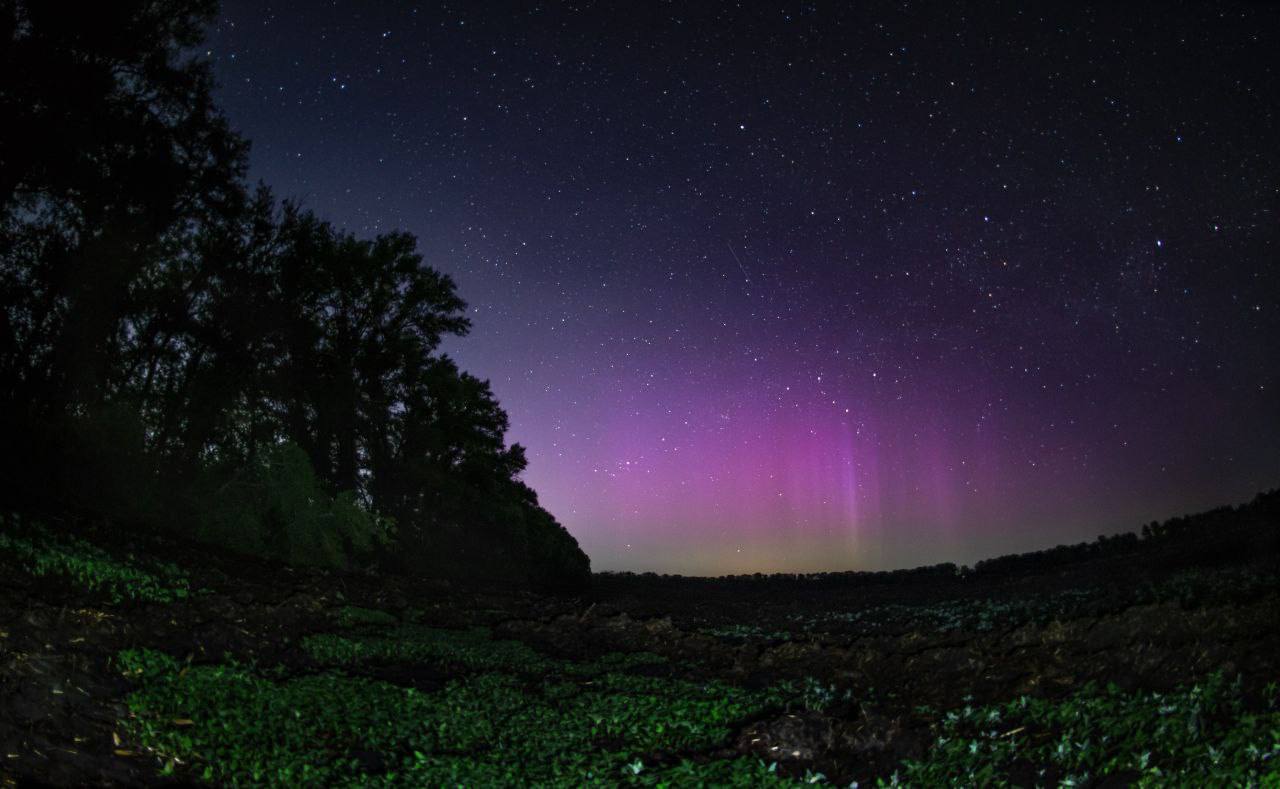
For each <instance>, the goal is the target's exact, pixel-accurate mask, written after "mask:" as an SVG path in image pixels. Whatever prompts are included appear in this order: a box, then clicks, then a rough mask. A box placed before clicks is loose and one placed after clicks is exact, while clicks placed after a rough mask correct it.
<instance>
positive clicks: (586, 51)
mask: <svg viewBox="0 0 1280 789" xmlns="http://www.w3.org/2000/svg"><path fill="white" fill-rule="evenodd" d="M966 5H969V4H965V3H932V4H929V3H892V4H886V3H858V4H856V7H853V6H854V4H852V3H833V4H831V5H830V6H814V5H809V4H804V5H800V4H795V5H772V4H752V5H743V6H739V5H736V4H734V5H723V6H721V5H720V4H712V3H705V4H704V3H687V2H675V3H656V2H654V3H636V4H622V3H612V2H601V3H575V4H572V5H559V4H524V3H521V4H513V5H510V6H508V5H505V4H500V3H491V2H483V3H470V2H460V3H457V4H450V5H432V4H419V5H414V4H403V5H401V4H396V3H391V2H386V3H367V2H358V1H356V0H351V1H350V2H335V3H332V4H330V3H324V4H321V3H296V4H290V3H266V2H262V1H261V0H231V1H230V2H226V3H225V6H224V13H223V16H222V18H221V20H220V22H219V23H218V25H217V26H216V28H215V29H213V30H212V31H211V34H210V39H209V45H208V54H209V56H210V57H211V58H212V60H213V62H214V68H215V73H216V75H217V77H218V80H219V82H220V83H221V88H220V92H219V97H218V98H219V101H220V103H221V105H222V106H223V107H224V109H225V111H226V113H227V115H228V117H229V118H230V120H231V123H232V124H233V126H234V127H235V128H237V129H238V130H239V131H241V132H242V133H243V134H245V135H246V136H247V137H249V138H250V139H251V140H252V141H253V148H252V156H251V161H252V170H251V175H252V177H253V178H254V179H258V178H261V179H263V180H264V181H266V182H267V183H268V184H270V185H271V186H272V187H273V188H274V189H275V191H276V193H277V195H278V196H281V197H293V198H297V199H299V200H300V201H301V202H302V203H303V204H304V205H306V206H308V207H310V208H313V209H315V210H316V211H317V212H318V213H320V214H321V215H322V216H324V217H326V218H328V219H331V220H332V221H333V222H334V223H335V224H337V225H338V226H340V227H343V228H345V229H348V230H351V231H352V232H355V233H357V234H359V235H372V234H375V233H378V232H380V231H387V230H392V229H397V228H399V229H405V230H408V231H411V232H413V233H415V234H416V235H417V236H418V237H419V239H420V249H421V250H422V252H423V253H424V255H425V257H426V261H427V263H428V264H430V265H432V266H434V267H436V268H438V269H440V270H442V271H444V272H447V273H448V274H450V275H451V276H453V277H454V279H455V280H456V281H457V283H458V286H459V290H460V293H461V295H462V296H463V298H465V299H466V300H467V301H468V303H469V304H470V305H471V315H470V317H471V318H472V320H473V322H474V329H473V331H472V333H471V334H470V335H469V336H468V337H465V338H461V339H458V340H451V341H450V342H449V343H448V344H447V347H446V350H447V351H448V352H449V353H450V354H451V355H453V356H454V357H455V358H456V359H457V360H458V361H459V362H460V364H461V365H462V366H463V367H464V369H467V370H469V371H471V372H473V373H475V374H476V375H478V376H480V377H482V378H488V379H489V380H490V381H491V383H492V385H493V388H494V391H495V393H496V394H497V396H498V398H499V400H500V402H501V403H502V405H503V406H504V407H505V408H506V410H507V411H508V413H509V414H510V416H511V421H512V429H511V433H510V438H511V440H513V441H518V442H519V443H521V444H523V445H525V446H526V447H527V448H528V451H529V458H530V464H529V469H528V471H527V472H526V473H525V475H524V478H525V480H526V481H527V482H528V483H529V484H530V485H531V486H532V487H533V488H534V489H536V490H537V491H538V493H539V495H540V499H541V502H542V504H543V505H544V506H546V507H547V508H548V509H549V510H550V511H551V512H552V513H553V514H554V515H555V516H556V517H557V518H558V519H559V520H560V521H561V522H562V523H564V524H565V526H567V527H568V529H569V530H570V532H572V533H573V534H574V535H575V536H576V537H577V538H578V540H579V542H580V543H581V544H582V547H583V548H584V549H585V550H586V551H587V553H588V554H589V555H590V556H591V559H592V564H593V568H594V569H597V570H610V569H631V570H637V571H642V570H655V571H658V572H680V573H686V574H721V573H729V572H770V571H787V572H790V571H813V570H842V569H889V568H895V567H905V566H915V565H920V564H928V563H935V562H941V561H956V562H961V563H970V562H972V561H974V560H976V559H980V558H983V557H986V556H992V555H997V554H1002V553H1008V552H1011V551H1022V550H1034V549H1040V548H1045V547H1049V546H1052V545H1056V544H1058V543H1062V542H1077V541H1080V540H1083V539H1092V538H1094V537H1096V536H1097V535H1098V534H1101V533H1114V532H1118V531H1127V530H1132V529H1135V528H1137V527H1138V526H1139V525H1140V524H1141V523H1143V522H1146V521H1150V520H1152V519H1154V518H1164V517H1168V516H1171V515H1177V514H1182V513H1185V512H1189V511H1194V510H1197V509H1203V508H1206V507H1209V506H1214V505H1218V504H1224V503H1233V502H1238V501H1242V500H1246V499H1248V498H1250V497H1251V496H1252V495H1253V494H1254V493H1255V492H1257V491H1259V490H1262V489H1266V488H1271V487H1276V486H1277V485H1280V297H1278V295H1277V294H1280V246H1278V244H1277V242H1278V241H1280V238H1278V236H1280V232H1278V228H1280V155H1277V149H1278V148H1280V7H1277V6H1274V5H1270V6H1268V5H1264V4H1209V3H1186V4H1167V3H1153V4H1150V6H1149V7H1148V9H1146V10H1142V9H1139V8H1129V7H1123V8H1121V7H1112V6H1129V5H1130V4H1113V3H1106V4H1103V5H1102V6H1101V7H1098V8H1094V9H1092V10H1090V9H1087V8H1082V7H1081V6H1080V4H1078V3H1066V4H1062V5H1061V6H1058V7H1056V8H1055V7H1053V6H1052V5H1051V4H1047V3H1007V4H997V3H983V4H981V5H982V6H984V8H983V9H980V10H974V9H970V8H965V7H964V6H966Z"/></svg>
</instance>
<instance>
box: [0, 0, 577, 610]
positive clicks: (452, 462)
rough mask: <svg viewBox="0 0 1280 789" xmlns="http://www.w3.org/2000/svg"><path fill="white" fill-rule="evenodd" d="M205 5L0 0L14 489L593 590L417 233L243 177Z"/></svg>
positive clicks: (15, 501) (21, 501) (210, 10)
mask: <svg viewBox="0 0 1280 789" xmlns="http://www.w3.org/2000/svg"><path fill="white" fill-rule="evenodd" d="M216 10H217V9H216V3H214V2H211V1H210V0H121V1H120V2H110V3H90V4H84V3H71V2H23V1H21V0H17V1H14V0H10V1H9V2H2V1H0V27H3V30H2V31H0V36H2V37H3V40H4V41H5V45H4V47H3V48H0V117H3V118H4V121H3V124H0V305H2V306H3V310H0V411H2V413H0V431H2V439H3V442H4V451H3V462H2V465H0V496H3V499H4V501H3V502H2V504H3V506H5V507H7V508H17V509H23V508H25V509H28V510H31V511H35V512H47V513H62V514H67V513H70V514H75V515H79V516H105V517H108V518H110V519H113V520H114V521H116V522H119V523H121V524H123V525H137V526H144V527H145V526H153V527H158V526H163V527H166V528H172V529H178V530H180V531H182V532H185V533H187V534H189V535H191V536H194V537H198V538H202V539H205V540H209V541H212V542H215V543H218V544H222V545H225V546H228V547H231V548H235V549H238V550H242V551H247V552H250V553H256V554H259V555H262V556H266V557H270V558H276V559H281V560H285V561H291V562H297V563H306V564H319V565H327V566H346V565H350V564H352V563H353V562H359V561H366V560H367V559H369V558H371V557H373V556H376V555H379V554H380V555H381V557H382V559H383V560H384V561H388V562H393V563H395V564H397V565H399V566H400V567H402V568H404V569H408V570H413V571H418V572H424V573H429V574H450V575H457V576H467V577H473V576H476V575H483V576H487V577H492V578H500V579H506V580H516V581H532V582H533V583H535V584H539V585H542V586H563V587H576V586H580V585H581V584H583V583H585V582H586V580H587V579H588V578H589V575H590V574H589V567H588V562H587V558H586V556H585V555H584V554H583V553H582V551H581V550H580V549H579V548H578V545H577V543H576V541H575V540H574V539H573V538H572V537H571V536H570V535H569V534H568V533H567V532H566V531H565V530H564V529H563V528H562V527H561V526H560V525H559V524H558V523H556V521H555V520H554V519H553V518H552V517H551V515H549V514H548V513H547V512H546V511H545V510H543V509H542V508H541V507H539V506H538V502H537V498H536V496H535V495H534V493H533V491H532V490H530V489H529V488H528V487H527V486H525V485H524V484H523V483H521V482H520V481H519V479H518V475H519V474H520V472H521V470H522V469H523V468H524V467H525V457H524V452H523V450H522V448H521V447H520V446H518V445H510V446H509V445H507V444H506V441H505V432H506V430H507V417H506V414H505V413H504V412H503V411H502V409H501V408H500V407H499V406H498V403H497V402H496V401H495V399H494V397H493V394H492V392H491V391H490V388H489V385H488V383H487V382H485V381H481V380H478V379H476V378H475V377H473V376H471V375H469V374H467V373H466V372H464V371H462V370H460V369H459V368H458V366H457V365H456V364H455V363H454V362H453V361H452V360H450V359H449V358H448V357H447V356H444V355H442V354H440V352H439V347H440V343H441V340H442V338H444V337H445V336H447V335H461V334H465V333H466V331H467V330H468V327H469V325H470V324H469V321H468V320H467V318H466V317H465V313H466V305H465V303H464V302H463V301H462V299H461V298H459V296H458V294H457V293H456V291H455V287H454V283H453V282H452V281H451V280H450V279H449V278H448V277H447V276H444V275H442V274H441V273H439V272H438V271H436V270H434V269H432V268H430V267H428V266H426V265H424V264H423V260H422V258H421V256H420V255H419V254H418V253H417V251H416V240H415V239H414V238H413V236H411V235H409V234H407V233H401V232H392V233H386V234H383V235H379V236H377V237H376V238H372V239H362V238H357V237H355V236H353V235H351V234H349V233H345V232H342V231H339V230H337V229H335V228H334V227H333V226H331V225H330V224H328V223H326V222H324V221H322V220H320V219H319V218H317V217H316V216H315V215H314V214H312V213H310V212H308V211H305V210H302V209H301V208H299V207H298V206H296V205H293V204H291V203H289V202H279V201H277V200H276V199H274V198H273V196H272V194H271V193H270V191H269V190H268V189H267V188H266V187H263V186H259V187H258V188H256V189H251V188H249V187H248V186H247V185H246V182H245V153H246V149H247V144H246V142H245V141H244V140H243V139H242V138H240V137H239V136H238V135H237V134H236V133H235V132H234V131H232V130H231V129H230V128H229V127H228V125H227V123H226V121H225V120H224V118H223V117H222V115H221V114H220V112H219V110H218V109H217V107H216V106H215V105H214V103H213V101H212V99H211V90H212V83H211V77H210V73H209V69H208V66H207V64H206V63H205V62H203V61H201V60H199V59H197V58H195V57H193V56H192V54H191V53H194V52H196V51H198V48H199V46H200V44H201V42H202V39H203V34H204V30H205V27H206V25H207V24H208V23H209V22H210V21H211V20H212V19H213V18H214V16H215V14H216Z"/></svg>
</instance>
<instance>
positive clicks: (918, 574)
mask: <svg viewBox="0 0 1280 789" xmlns="http://www.w3.org/2000/svg"><path fill="white" fill-rule="evenodd" d="M1242 538H1243V539H1242ZM1254 538H1260V540H1261V544H1262V545H1264V546H1265V547H1266V549H1267V550H1268V551H1269V552H1270V553H1276V552H1277V550H1280V545H1278V544H1277V541H1278V540H1280V489H1276V490H1270V491H1267V492H1265V493H1259V494H1258V495H1257V496H1255V497H1254V499H1253V500H1252V501H1250V502H1248V503H1246V504H1241V505H1239V506H1236V507H1218V508H1217V509H1212V510H1208V511H1207V512H1202V513H1198V514H1195V515H1183V516H1181V517H1177V518H1170V519H1169V520H1166V521H1164V522H1159V521H1152V522H1150V523H1148V524H1145V525H1143V526H1142V528H1141V529H1140V533H1139V532H1126V533H1123V534H1116V535H1112V536H1107V535H1101V536H1099V537H1098V538H1097V539H1096V540H1094V541H1092V542H1081V543H1077V544H1075V545H1059V546H1057V547H1054V548H1048V549H1045V550H1042V551H1032V552H1029V553H1019V554H1010V555H1008V556H999V557H996V558H992V559H983V560H982V561H979V562H977V563H976V564H974V565H973V566H972V567H968V566H961V565H957V564H954V563H952V562H946V563H943V564H933V565H926V566H922V567H912V568H909V569H902V570H881V571H863V570H850V571H844V572H826V573H751V574H742V575H722V576H705V577H700V576H683V575H664V574H658V573H651V572H650V573H632V572H601V573H596V577H597V578H598V579H600V580H601V581H602V582H604V583H606V584H607V583H608V582H609V581H611V580H613V579H617V580H621V581H626V582H635V581H643V580H646V579H647V580H653V581H658V580H662V581H664V582H676V583H688V584H692V585H699V584H702V585H711V584H714V585H723V584H726V583H728V584H741V585H744V586H768V585H775V584H776V585H779V586H787V587H795V586H803V587H805V588H806V589H821V588H824V587H840V588H845V587H856V586H863V585H872V584H904V585H905V584H917V583H921V582H928V581H933V582H936V583H939V584H942V583H951V582H955V581H957V580H969V579H998V578H1002V577H1009V576H1018V575H1031V574H1036V573H1042V572H1045V571H1051V570H1055V569H1063V568H1068V567H1070V566H1072V565H1076V564H1080V563H1082V562H1089V561H1094V560H1098V559H1115V558H1120V557H1125V556H1132V555H1134V554H1139V553H1143V554H1146V553H1154V552H1155V551H1157V550H1161V549H1169V548H1173V549H1175V550H1172V551H1169V550H1164V551H1163V552H1162V555H1161V556H1160V557H1159V559H1160V561H1162V562H1165V563H1168V564H1171V565H1181V564H1196V563H1205V562H1208V561H1213V560H1216V559H1227V558H1248V556H1249V552H1250V551H1251V550H1254V549H1255V548H1257V547H1258V545H1259V544H1260V543H1259V540H1258V539H1254Z"/></svg>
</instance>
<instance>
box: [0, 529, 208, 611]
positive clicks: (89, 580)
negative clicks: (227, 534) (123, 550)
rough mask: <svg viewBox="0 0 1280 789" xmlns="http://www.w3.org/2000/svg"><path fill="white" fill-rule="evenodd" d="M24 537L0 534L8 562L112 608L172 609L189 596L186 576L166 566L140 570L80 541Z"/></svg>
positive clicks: (36, 532)
mask: <svg viewBox="0 0 1280 789" xmlns="http://www.w3.org/2000/svg"><path fill="white" fill-rule="evenodd" d="M27 531H28V532H29V534H28V536H20V535H17V534H6V533H0V552H4V553H8V554H10V555H11V556H13V558H14V559H16V560H17V561H18V563H19V564H20V565H21V566H22V567H23V569H25V570H26V571H27V572H29V573H31V574H32V575H34V576H36V577H45V576H56V577H61V578H64V579H66V580H68V581H71V582H72V583H74V584H75V585H77V586H79V587H81V588H84V589H87V590H89V591H91V592H99V593H101V594H103V595H105V597H106V598H107V600H109V601H110V602H112V603H117V604H118V603H122V602H124V601H126V600H129V601H135V602H142V603H171V602H173V601H175V600H181V599H185V598H187V597H188V596H190V595H191V587H190V584H189V582H188V581H187V577H186V575H185V574H184V573H183V572H182V571H181V570H179V569H178V568H177V567H175V566H173V565H171V564H164V563H160V562H151V563H149V564H148V565H147V566H144V565H143V564H142V563H141V562H139V561H138V560H136V559H133V558H132V557H128V558H124V559H121V558H116V557H114V556H112V555H111V554H109V553H107V552H106V551H104V550H102V549H101V548H98V547H97V546H95V545H93V544H91V543H88V542H85V541H84V540H79V539H76V538H74V537H69V536H55V535H54V534H53V533H52V532H49V531H48V530H46V529H44V528H43V527H40V526H35V527H32V528H30V529H28V530H27Z"/></svg>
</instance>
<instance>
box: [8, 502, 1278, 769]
mask: <svg viewBox="0 0 1280 789" xmlns="http://www.w3.org/2000/svg"><path fill="white" fill-rule="evenodd" d="M1276 534H1277V529H1276V528H1275V524H1269V525H1263V526H1261V527H1260V526H1259V525H1258V524H1257V523H1256V522H1254V523H1250V524H1247V525H1241V526H1240V527H1239V528H1234V529H1231V528H1228V529H1218V530H1216V531H1215V533H1213V534H1204V533H1200V534H1194V535H1190V536H1184V537H1183V538H1180V539H1177V540H1167V541H1164V542H1159V543H1157V542H1155V541H1153V542H1151V543H1146V542H1145V541H1144V544H1143V545H1140V546H1133V547H1132V549H1131V550H1124V551H1118V552H1117V551H1111V552H1099V554H1098V555H1097V556H1094V557H1084V558H1076V559H1073V560H1072V561H1069V562H1061V561H1058V562H1049V563H1044V566H1039V565H1035V564H1034V563H1026V562H1024V563H1023V564H1021V565H1016V566H1013V567H1011V568H1005V569H1004V570H1001V571H998V572H994V571H992V572H977V573H957V572H954V571H949V570H947V569H946V568H943V569H941V570H933V571H928V572H921V573H917V574H897V575H858V576H852V575H851V576H847V577H841V578H831V577H828V578H825V579H779V578H760V579H751V578H740V579H720V580H698V579H674V578H658V577H650V576H598V577H597V579H596V583H595V585H594V588H593V589H592V591H591V592H590V593H588V594H584V595H582V596H578V597H563V596H561V597H554V596H540V595H535V594H531V593H527V592H521V591H514V590H501V589H472V588H463V587H461V586H459V585H456V584H455V585H449V584H445V583H443V582H434V583H433V582H427V581H412V580H408V579H404V578H398V577H378V576H374V575H371V574H349V575H341V576H332V575H323V574H320V573H315V572H305V571H289V570H286V569H283V568H278V567H268V566H263V565H258V564H254V563H252V562H247V561H244V560H242V559H237V558H234V557H224V556H219V555H217V554H216V553H211V552H209V551H207V550H205V549H200V548H196V547H194V546H188V545H183V544H180V543H173V542H164V541H157V540H146V541H141V542H132V543H127V542H126V543H121V542H118V541H116V540H113V539H112V532H110V531H108V530H105V529H103V530H101V531H100V532H98V533H94V532H93V531H92V530H90V531H89V532H88V533H85V534H83V535H82V537H80V538H74V539H73V538H70V537H67V536H64V535H61V534H59V533H58V532H56V531H52V530H49V529H47V528H41V527H35V526H33V525H30V524H23V523H17V522H15V521H14V519H12V518H10V519H8V522H7V523H5V524H4V525H3V527H0V777H2V778H3V781H4V782H8V783H13V784H28V783H49V784H54V785H84V784H112V783H126V784H151V783H166V782H180V783H191V782H197V783H199V782H209V783H214V784H254V785H257V784H277V785H297V784H300V783H310V784H320V785H397V784H403V785H429V786H438V785H466V786H489V785H494V786H498V785H513V784H522V783H528V784H539V785H547V784H549V785H564V786H581V785H591V784H599V785H616V784H631V783H634V784H640V785H674V786H683V785H699V784H719V785H741V786H760V785H770V784H774V783H776V784H786V783H794V782H809V783H836V784H839V785H846V786H847V785H849V784H850V783H852V782H855V781H856V782H859V783H861V784H862V785H868V784H870V785H876V784H877V783H883V784H908V785H938V784H966V785H967V784H982V785H989V784H992V783H999V782H1008V783H1012V784H1017V785H1026V786H1033V785H1040V786H1051V785H1124V784H1129V783H1135V782H1136V783H1150V784H1159V785H1166V784H1169V783H1173V784H1185V785H1207V784H1211V785H1225V784H1232V785H1249V784H1256V785H1264V786H1280V706H1278V705H1280V690H1278V689H1277V680H1280V633H1278V629H1277V627H1276V623H1277V622H1280V582H1278V579H1277V558H1278V557H1280V550H1278V547H1277V539H1276Z"/></svg>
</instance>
